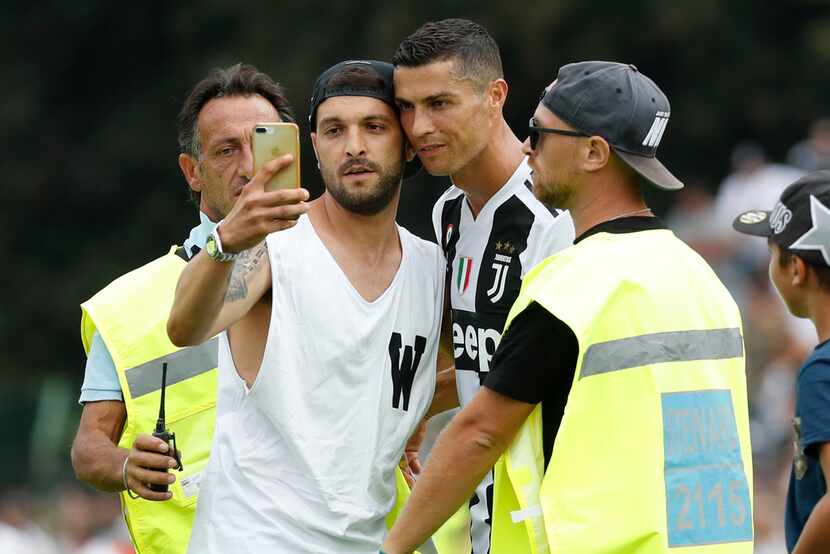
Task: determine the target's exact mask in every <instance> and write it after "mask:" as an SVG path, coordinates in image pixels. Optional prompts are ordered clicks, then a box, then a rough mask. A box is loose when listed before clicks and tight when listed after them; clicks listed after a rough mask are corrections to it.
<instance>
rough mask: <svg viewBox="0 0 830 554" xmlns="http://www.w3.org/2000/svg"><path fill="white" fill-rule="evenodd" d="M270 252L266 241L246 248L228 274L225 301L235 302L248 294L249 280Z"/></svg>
mask: <svg viewBox="0 0 830 554" xmlns="http://www.w3.org/2000/svg"><path fill="white" fill-rule="evenodd" d="M267 253H268V248H267V247H266V246H265V241H262V242H261V243H259V245H257V246H254V247H253V248H251V249H249V250H246V251H245V252H243V253H242V255H241V256H239V258H237V259H236V261H235V262H234V265H233V270H232V271H231V274H230V275H229V276H228V291H227V292H226V293H225V302H235V301H237V300H242V299H243V298H245V297H246V296H248V280H249V279H250V277H251V276H252V275H253V274H254V273H256V272H257V271H258V270H259V269H260V267H262V261H263V259H264V258H265V255H266V254H267Z"/></svg>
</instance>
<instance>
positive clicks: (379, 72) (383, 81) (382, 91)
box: [308, 60, 421, 179]
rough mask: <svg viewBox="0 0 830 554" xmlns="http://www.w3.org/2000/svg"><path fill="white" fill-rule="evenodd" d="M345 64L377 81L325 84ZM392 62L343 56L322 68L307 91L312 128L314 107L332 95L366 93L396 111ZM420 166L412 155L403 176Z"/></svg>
mask: <svg viewBox="0 0 830 554" xmlns="http://www.w3.org/2000/svg"><path fill="white" fill-rule="evenodd" d="M349 66H359V67H362V68H363V69H365V70H366V71H368V72H369V73H370V74H372V75H373V76H375V77H377V78H378V81H377V83H373V84H371V85H368V84H346V83H343V84H341V83H338V84H335V85H333V86H330V85H329V82H330V81H331V78H332V77H334V76H335V75H338V74H339V73H341V72H342V71H343V70H344V69H346V68H348V67H349ZM394 73H395V66H393V65H392V64H391V63H386V62H381V61H377V60H347V61H345V62H340V63H338V64H336V65H333V66H331V67H330V68H328V69H327V70H325V71H324V72H323V73H322V74H320V76H319V77H317V81H316V82H315V83H314V89H313V90H312V92H311V104H310V106H309V109H308V123H309V125H310V126H311V130H312V131H313V130H314V129H316V127H317V108H319V107H320V104H322V103H323V102H324V101H325V100H327V99H329V98H333V97H335V96H368V97H370V98H377V99H378V100H382V101H383V102H386V103H387V104H389V105H390V106H392V109H393V110H395V113H396V114H397V113H398V106H397V104H395V87H394V84H393V83H394V80H393V76H394ZM420 170H421V161H420V160H419V159H418V156H415V157H414V158H413V159H412V161H410V162H407V164H406V168H405V169H404V174H403V178H404V179H407V178H409V177H412V176H413V175H415V174H416V173H418V171H420Z"/></svg>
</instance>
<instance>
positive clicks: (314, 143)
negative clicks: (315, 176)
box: [311, 132, 320, 169]
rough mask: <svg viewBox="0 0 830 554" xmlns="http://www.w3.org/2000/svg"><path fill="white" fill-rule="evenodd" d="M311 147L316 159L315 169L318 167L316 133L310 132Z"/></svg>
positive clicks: (318, 157)
mask: <svg viewBox="0 0 830 554" xmlns="http://www.w3.org/2000/svg"><path fill="white" fill-rule="evenodd" d="M311 147H312V149H313V150H314V159H315V160H317V169H320V156H319V155H318V154H317V133H315V132H312V133H311Z"/></svg>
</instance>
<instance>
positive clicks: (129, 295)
mask: <svg viewBox="0 0 830 554" xmlns="http://www.w3.org/2000/svg"><path fill="white" fill-rule="evenodd" d="M176 248H177V247H175V246H173V247H172V248H171V249H170V252H169V253H168V254H167V255H166V256H163V257H161V258H158V259H157V260H154V261H153V262H150V263H149V264H147V265H145V266H143V267H140V268H138V269H136V270H134V271H132V272H130V273H127V274H126V275H123V276H122V277H120V278H118V279H116V280H115V281H113V282H112V283H111V284H110V285H108V286H107V287H106V288H104V289H103V290H101V291H100V292H98V293H97V294H96V295H95V296H93V297H92V298H91V299H89V300H88V301H86V302H84V303H83V304H82V305H81V308H82V316H81V339H82V341H83V344H84V349H85V350H86V352H87V353H89V349H90V348H91V346H92V337H93V335H94V333H95V331H96V330H97V331H98V333H99V334H100V336H101V338H102V339H103V341H104V343H105V344H106V346H107V349H108V350H109V352H110V355H111V356H112V359H113V362H114V363H115V368H116V373H117V374H118V381H119V383H120V385H121V390H122V392H123V394H124V404H125V408H126V410H127V421H126V422H125V424H124V430H123V431H122V434H121V438H120V440H119V442H118V446H119V447H120V448H126V449H129V448H131V447H132V444H133V441H134V440H135V438H136V437H137V436H138V435H140V434H142V433H152V432H153V430H154V428H155V424H156V420H157V418H158V410H159V402H160V400H161V398H160V397H161V371H162V364H163V363H165V362H166V363H167V391H166V402H165V404H166V420H167V426H168V427H169V428H170V430H171V431H173V432H175V433H176V442H177V446H178V448H179V450H181V452H182V465H183V466H184V471H181V472H178V471H173V473H174V475H175V476H176V482H175V483H173V484H172V485H171V486H170V492H172V493H173V498H171V499H170V500H168V501H165V502H152V501H149V500H144V499H142V498H138V499H133V498H130V496H129V495H128V494H127V493H126V492H121V493H120V496H121V505H122V508H123V512H124V518H125V520H126V522H127V527H128V528H129V530H130V536H131V538H132V541H133V545H134V546H135V549H136V552H137V554H180V553H181V554H184V553H185V552H187V544H188V542H189V540H190V531H191V528H192V526H193V517H194V516H195V513H196V502H197V499H198V490H199V479H200V477H201V472H202V470H204V469H205V467H206V465H207V461H208V456H209V453H210V447H211V443H212V442H213V429H214V423H215V416H216V377H217V375H216V365H217V339H212V340H210V341H207V342H205V343H203V344H201V345H199V346H195V347H189V348H183V349H179V348H177V347H176V346H174V345H173V343H171V342H170V339H169V338H168V337H167V319H168V317H169V315H170V308H171V306H172V305H173V298H174V295H175V290H176V284H177V283H178V280H179V276H180V275H181V272H182V270H184V268H185V265H186V262H185V261H184V260H183V259H181V258H180V257H179V256H177V255H176V254H175V252H176ZM395 477H396V490H397V498H396V503H395V506H394V508H393V510H392V512H390V514H389V516H388V517H387V520H386V521H387V526H388V527H389V528H391V526H392V525H393V524H394V522H395V519H396V517H397V515H398V513H400V511H401V510H402V509H403V505H404V504H405V503H406V500H407V499H408V498H409V487H408V486H407V484H406V480H405V479H404V477H403V474H402V473H401V471H400V469H399V468H398V469H396V475H395ZM459 521H461V523H459ZM459 524H460V525H463V520H459V519H458V517H456V518H455V519H454V520H452V522H451V523H450V524H447V525H445V526H444V527H443V528H442V530H441V531H439V532H438V533H436V535H435V537H434V541H435V546H436V547H437V551H438V552H439V554H463V553H464V552H469V549H467V550H464V547H463V546H459V540H458V539H457V538H456V537H457V536H458V535H459V533H458V532H454V531H453V530H454V527H453V526H455V527H458V526H459Z"/></svg>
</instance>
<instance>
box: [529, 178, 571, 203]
mask: <svg viewBox="0 0 830 554" xmlns="http://www.w3.org/2000/svg"><path fill="white" fill-rule="evenodd" d="M531 175H532V179H533V195H534V196H535V197H536V199H537V200H539V202H541V203H542V204H544V205H545V206H547V207H548V208H556V209H560V210H561V209H568V205H569V203H570V200H571V196H572V195H573V189H572V188H571V187H570V186H568V185H565V184H563V183H561V182H557V183H555V184H554V183H549V182H548V183H545V182H542V181H541V180H540V179H539V176H538V174H536V173H535V172H533V173H532V174H531Z"/></svg>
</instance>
